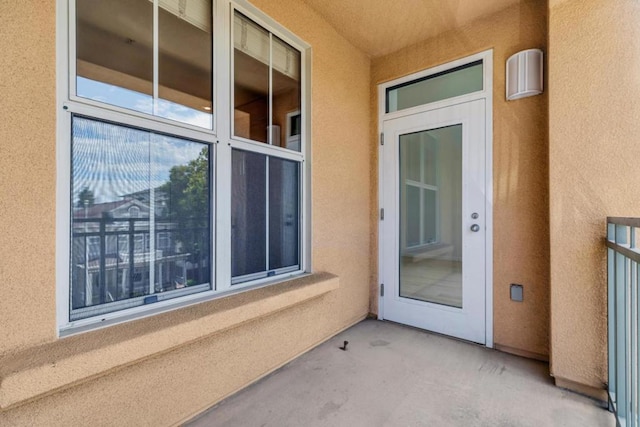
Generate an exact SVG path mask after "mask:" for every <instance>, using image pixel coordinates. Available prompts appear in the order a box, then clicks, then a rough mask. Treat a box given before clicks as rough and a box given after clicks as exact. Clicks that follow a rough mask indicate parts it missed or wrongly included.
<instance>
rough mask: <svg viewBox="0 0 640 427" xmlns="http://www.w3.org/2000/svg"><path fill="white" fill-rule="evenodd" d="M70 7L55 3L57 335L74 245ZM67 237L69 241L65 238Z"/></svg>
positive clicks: (63, 320) (62, 319)
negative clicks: (69, 107)
mask: <svg viewBox="0 0 640 427" xmlns="http://www.w3.org/2000/svg"><path fill="white" fill-rule="evenodd" d="M68 17H69V10H68V3H67V1H64V0H58V1H57V2H56V169H57V171H56V239H55V240H56V254H55V257H56V261H55V266H56V269H55V284H56V333H59V330H60V327H62V326H63V325H65V324H66V323H67V322H68V321H69V251H70V245H71V242H70V240H69V238H68V236H70V234H71V230H70V220H71V206H70V202H69V201H70V199H71V195H70V190H71V189H70V176H71V172H70V171H71V155H70V150H69V143H65V142H64V141H65V140H68V139H69V137H70V136H69V135H68V134H67V131H66V130H67V129H70V128H71V124H70V123H69V122H70V116H71V115H70V114H69V113H67V112H65V111H64V110H63V103H64V100H65V99H66V98H67V94H68V93H69V83H70V81H69V75H70V73H69V61H68V56H67V53H68V52H69V39H70V35H69V33H68V31H69V25H68V19H69V18H68ZM62 236H66V237H67V238H62Z"/></svg>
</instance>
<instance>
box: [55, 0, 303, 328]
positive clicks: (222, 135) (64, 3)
mask: <svg viewBox="0 0 640 427" xmlns="http://www.w3.org/2000/svg"><path fill="white" fill-rule="evenodd" d="M156 1H157V0H156ZM212 2H213V7H212V11H213V54H212V58H213V82H212V91H213V111H214V114H213V125H212V129H205V128H200V127H197V126H193V125H189V124H186V123H181V122H176V121H173V120H170V119H166V118H163V117H158V116H152V115H149V114H145V113H141V112H137V111H134V110H129V109H126V108H122V107H118V106H114V105H110V104H103V103H100V102H98V101H94V100H91V99H87V98H82V97H78V96H76V95H75V81H76V71H75V69H76V68H75V61H76V50H75V25H71V24H72V23H74V22H75V0H57V3H56V24H57V29H56V64H57V66H56V69H57V90H56V95H57V101H56V108H57V111H56V113H57V135H56V139H57V144H56V146H57V148H56V162H57V178H56V234H57V235H58V236H59V238H58V239H56V309H57V310H56V312H57V314H56V319H57V331H58V335H59V336H61V337H62V336H67V335H72V334H75V333H79V332H84V331H87V330H93V329H96V328H100V327H105V326H109V325H112V324H117V323H121V322H124V321H128V320H131V319H137V318H142V317H146V316H150V315H154V314H157V313H159V312H164V311H168V310H172V309H175V308H178V307H183V306H186V305H191V304H195V303H198V302H202V301H207V300H211V299H214V298H219V297H221V296H225V295H228V294H231V293H236V292H239V291H245V290H248V289H253V288H257V287H262V286H267V285H271V284H275V283H279V282H282V281H285V280H288V279H291V278H293V277H297V276H300V275H303V274H309V273H311V271H312V270H311V227H310V224H311V222H310V219H311V215H310V214H311V207H310V201H311V185H310V178H311V166H310V165H311V162H310V160H311V150H310V141H311V138H310V136H311V133H310V123H311V117H310V116H311V107H310V96H309V95H310V90H311V84H310V80H311V79H310V74H311V73H310V70H311V46H310V45H309V44H307V43H306V42H304V41H303V40H301V39H300V38H299V37H297V36H295V35H294V34H293V33H291V32H290V31H289V30H287V29H286V28H285V27H283V26H282V25H280V24H278V23H277V22H276V21H275V20H273V19H272V18H270V17H268V16H267V15H265V14H264V13H263V12H261V11H260V10H258V9H257V8H256V7H254V6H253V5H251V4H250V3H249V2H248V1H246V0H237V1H233V0H212ZM235 10H238V11H239V12H240V13H242V14H244V15H245V16H247V17H249V18H250V19H252V20H253V21H254V22H256V23H257V24H259V25H261V26H263V27H264V28H265V29H266V30H267V31H269V32H271V33H272V34H274V35H276V36H278V37H279V38H280V39H282V40H283V41H285V42H287V43H289V44H290V45H291V46H293V47H294V48H296V49H297V50H298V51H299V52H300V54H301V76H300V77H301V110H302V123H301V139H302V144H301V152H294V151H292V150H287V149H285V148H281V147H275V146H270V145H268V144H264V143H258V142H254V141H249V140H242V139H239V138H232V126H233V121H232V117H233V103H232V94H233V78H232V77H233V72H232V68H231V67H232V64H233V44H232V43H233V31H232V30H233V13H234V11H235ZM154 31H156V30H154ZM155 36H156V37H157V32H156V34H155ZM72 115H82V116H85V117H88V118H93V119H96V120H103V121H109V122H113V123H115V124H119V125H123V126H130V127H135V128H141V129H147V130H149V131H151V132H158V133H164V134H168V135H173V136H176V137H178V138H187V139H191V140H196V141H200V142H203V143H206V144H209V146H210V153H211V155H210V160H209V161H210V163H211V164H212V169H213V173H212V174H211V175H212V176H211V182H210V188H211V194H210V203H211V218H210V228H211V248H210V257H211V258H210V260H211V262H212V265H211V270H212V280H211V283H210V285H211V289H210V290H207V291H204V292H198V293H194V294H191V295H184V296H181V297H177V298H174V299H167V300H164V301H158V302H156V303H154V304H148V305H142V306H137V307H133V308H125V309H122V310H119V311H114V312H110V313H106V314H102V315H99V316H95V317H90V318H86V319H81V320H77V321H70V310H69V309H70V288H71V277H70V269H69V262H70V245H71V239H70V235H71V227H70V226H71V223H70V222H71V221H70V219H71V217H72V210H71V206H70V197H71V172H70V171H71V149H70V147H71V126H72V123H71V122H72ZM234 148H237V149H242V150H246V151H251V152H256V153H261V154H266V155H269V156H275V157H279V158H283V159H288V160H295V161H297V162H299V163H300V165H301V166H300V176H299V179H300V212H299V222H300V226H299V242H300V254H299V259H300V266H299V268H298V269H296V270H295V271H288V272H286V273H283V274H281V275H277V276H272V277H265V278H262V279H259V280H252V281H247V282H243V283H241V284H235V285H233V286H232V285H231V255H230V253H231V250H230V248H231V206H230V200H231V183H230V181H231V180H230V177H231V151H232V149H234ZM218 207H219V208H218ZM152 240H153V243H154V244H153V246H155V239H152ZM198 288H200V287H198Z"/></svg>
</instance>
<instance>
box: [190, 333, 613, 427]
mask: <svg viewBox="0 0 640 427" xmlns="http://www.w3.org/2000/svg"><path fill="white" fill-rule="evenodd" d="M344 340H347V341H349V344H348V346H347V351H342V350H340V349H339V348H338V347H339V346H340V345H342V342H343V341H344ZM187 425H188V426H191V427H203V426H233V427H235V426H243V427H245V426H246V427H251V426H260V427H262V426H278V427H280V426H304V427H313V426H349V427H352V426H353V427H356V426H437V427H440V426H487V427H489V426H492V427H493V426H499V427H507V426H508V427H512V426H532V427H534V426H535V427H539V426H563V427H565V426H576V427H589V426H598V427H603V426H604V427H606V426H615V421H614V419H613V415H612V414H610V413H609V412H608V411H607V410H605V409H603V408H601V407H600V406H598V404H597V403H596V402H595V401H593V400H591V399H589V398H586V397H583V396H580V395H577V394H574V393H572V392H569V391H566V390H562V389H560V388H557V387H555V386H554V385H553V381H552V379H551V378H550V377H549V370H548V365H547V364H546V363H542V362H537V361H533V360H528V359H524V358H520V357H516V356H511V355H508V354H505V353H500V352H497V351H493V350H490V349H487V348H484V347H481V346H478V345H473V344H468V343H465V342H461V341H457V340H454V339H450V338H446V337H443V336H439V335H435V334H431V333H428V332H424V331H420V330H417V329H413V328H409V327H405V326H401V325H397V324H394V323H389V322H379V321H375V320H366V321H363V322H361V323H359V324H357V325H355V326H353V327H352V328H350V329H347V330H346V331H344V332H342V333H340V334H339V335H337V336H336V337H334V338H332V339H330V340H329V341H327V342H325V343H324V344H322V345H320V346H318V347H316V348H315V349H313V350H311V351H309V352H308V353H306V354H304V355H303V356H301V357H299V358H297V359H296V360H294V361H292V362H290V363H289V364H287V365H285V366H284V367H283V368H281V369H279V370H277V371H276V372H274V373H273V374H271V375H269V376H267V377H266V378H264V379H262V380H260V381H258V382H257V383H256V384H253V385H252V386H250V387H248V388H246V389H244V390H242V391H240V392H239V393H237V394H235V395H233V396H231V397H230V398H228V399H226V400H224V401H222V402H221V403H219V404H218V405H216V406H214V407H212V408H210V409H209V410H208V411H206V412H204V413H203V414H201V415H199V416H198V417H196V418H195V419H193V420H191V421H190V422H189V423H188V424H187Z"/></svg>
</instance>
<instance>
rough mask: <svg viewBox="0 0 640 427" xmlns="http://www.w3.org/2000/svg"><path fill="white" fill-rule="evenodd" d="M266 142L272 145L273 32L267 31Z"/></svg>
mask: <svg viewBox="0 0 640 427" xmlns="http://www.w3.org/2000/svg"><path fill="white" fill-rule="evenodd" d="M267 129H268V132H267V143H268V144H269V145H273V34H271V33H269V121H268V126H267Z"/></svg>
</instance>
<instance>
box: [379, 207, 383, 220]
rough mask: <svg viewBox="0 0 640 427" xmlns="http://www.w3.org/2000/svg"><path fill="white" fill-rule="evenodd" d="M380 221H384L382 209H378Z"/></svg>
mask: <svg viewBox="0 0 640 427" xmlns="http://www.w3.org/2000/svg"><path fill="white" fill-rule="evenodd" d="M380 221H384V208H382V209H380Z"/></svg>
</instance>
